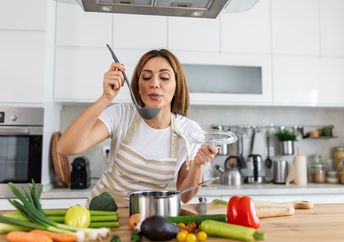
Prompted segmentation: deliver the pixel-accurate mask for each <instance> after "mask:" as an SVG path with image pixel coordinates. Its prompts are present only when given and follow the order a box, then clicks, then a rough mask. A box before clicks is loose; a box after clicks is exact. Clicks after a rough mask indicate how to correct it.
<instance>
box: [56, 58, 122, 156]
mask: <svg viewBox="0 0 344 242" xmlns="http://www.w3.org/2000/svg"><path fill="white" fill-rule="evenodd" d="M122 71H124V66H123V65H121V64H117V63H113V64H112V65H111V66H110V69H109V70H108V71H107V72H106V73H105V74H104V81H103V94H102V96H101V97H100V98H99V99H98V100H97V101H96V102H95V103H93V104H92V105H91V106H89V107H88V108H87V109H86V110H85V111H83V112H82V113H81V114H80V115H79V116H78V117H77V118H76V119H75V120H74V121H73V122H72V123H71V124H70V125H69V127H68V128H67V129H66V130H65V131H64V132H63V134H62V136H61V138H60V140H59V143H58V145H57V150H58V152H59V153H62V154H64V155H73V154H78V153H81V152H83V151H85V150H87V149H89V148H90V147H92V146H94V145H96V144H98V143H100V142H101V141H103V140H105V139H106V138H107V137H109V131H108V129H107V128H106V126H105V125H104V124H103V123H102V122H101V121H99V120H98V117H99V115H100V114H101V113H102V111H103V110H104V109H105V108H106V107H107V106H108V105H109V104H110V103H111V101H112V100H113V98H115V97H116V95H117V93H118V92H119V90H120V88H121V87H122V86H123V84H124V78H123V74H122Z"/></svg>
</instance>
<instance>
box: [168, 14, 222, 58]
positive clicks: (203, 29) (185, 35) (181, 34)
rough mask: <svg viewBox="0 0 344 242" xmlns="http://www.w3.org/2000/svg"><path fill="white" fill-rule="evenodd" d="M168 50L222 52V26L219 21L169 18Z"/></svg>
mask: <svg viewBox="0 0 344 242" xmlns="http://www.w3.org/2000/svg"><path fill="white" fill-rule="evenodd" d="M167 35H168V40H167V41H168V48H169V49H171V50H183V51H205V52H218V51H220V25H219V18H217V19H196V18H183V17H169V18H168V33H167Z"/></svg>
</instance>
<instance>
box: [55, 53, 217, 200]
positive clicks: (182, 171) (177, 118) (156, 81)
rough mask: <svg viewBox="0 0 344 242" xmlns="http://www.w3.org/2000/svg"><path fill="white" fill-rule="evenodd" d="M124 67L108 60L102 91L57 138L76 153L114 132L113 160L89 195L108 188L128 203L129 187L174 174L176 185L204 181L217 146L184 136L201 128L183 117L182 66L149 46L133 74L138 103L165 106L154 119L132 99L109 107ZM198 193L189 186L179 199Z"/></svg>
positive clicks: (153, 185) (156, 186) (146, 186)
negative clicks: (144, 116)
mask: <svg viewBox="0 0 344 242" xmlns="http://www.w3.org/2000/svg"><path fill="white" fill-rule="evenodd" d="M124 71H125V69H124V66H123V65H122V64H118V63H113V64H112V65H111V66H110V69H109V70H108V71H107V72H106V73H105V74H104V82H103V94H102V95H101V97H100V98H99V99H98V100H97V101H96V102H95V103H94V104H92V105H91V106H90V107H88V108H87V109H86V110H85V111H84V112H83V113H81V114H80V116H79V117H77V118H76V119H75V120H74V121H73V122H72V124H71V125H70V126H69V127H68V128H67V129H66V130H65V132H64V133H63V135H62V137H61V139H60V141H59V144H58V151H59V152H60V153H63V154H65V155H72V154H77V153H80V152H83V151H85V150H87V149H88V148H90V147H92V146H94V145H96V144H98V143H100V142H102V141H103V140H105V139H107V138H109V137H111V150H110V154H109V162H110V164H111V166H110V168H109V169H108V170H107V171H106V172H105V173H104V174H103V175H102V177H101V178H100V180H99V181H98V183H97V184H96V186H95V187H94V188H93V190H92V192H91V197H93V196H96V195H98V194H100V193H102V192H104V191H107V192H109V193H110V194H112V196H113V198H114V200H115V201H116V203H117V204H118V206H128V198H127V197H126V193H127V192H129V191H137V190H162V189H164V188H166V186H167V184H168V183H169V182H171V181H173V180H175V179H177V182H176V186H177V190H182V189H184V188H187V187H189V186H191V185H194V184H196V183H199V182H201V181H202V176H203V166H204V164H205V163H206V162H209V161H210V160H212V159H213V158H214V156H215V154H216V153H217V151H218V150H217V148H215V147H214V146H209V147H206V146H201V147H197V146H196V145H193V144H190V146H189V145H188V142H187V140H186V138H185V137H187V136H188V135H189V134H190V132H192V131H196V130H200V129H201V128H200V126H199V125H198V124H197V123H196V122H194V121H192V120H190V119H188V118H186V117H185V116H186V114H187V111H188V106H189V94H188V89H187V85H186V80H185V76H184V71H183V69H182V66H181V64H180V62H179V61H178V59H177V58H176V57H175V56H174V55H173V54H172V53H171V52H169V51H168V50H165V49H161V50H152V51H149V52H147V53H146V54H144V55H143V56H142V57H141V59H140V61H139V63H138V64H137V66H136V68H135V71H134V74H133V77H132V81H131V86H132V88H133V91H134V93H135V96H136V98H137V99H138V100H139V104H140V105H141V106H144V107H148V108H160V109H161V110H160V112H159V114H158V115H157V116H156V117H155V118H153V119H151V120H144V119H142V118H141V117H140V116H139V114H138V113H137V111H136V109H135V106H134V105H133V104H117V105H112V106H110V107H108V108H106V107H107V106H108V105H109V104H110V103H111V101H112V100H113V99H114V98H115V97H116V95H117V94H118V92H119V91H120V89H121V87H122V86H123V84H124V77H123V72H124ZM105 108H106V109H105ZM104 109H105V110H104ZM189 147H190V149H189ZM196 193H197V189H194V190H192V191H190V192H186V193H184V194H182V195H181V200H182V201H183V202H185V203H186V202H188V201H189V200H190V199H191V198H192V197H193V196H194V195H195V194H196Z"/></svg>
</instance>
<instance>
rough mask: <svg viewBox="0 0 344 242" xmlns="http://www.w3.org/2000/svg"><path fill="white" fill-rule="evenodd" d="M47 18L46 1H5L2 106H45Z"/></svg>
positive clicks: (0, 17) (0, 32) (0, 14)
mask: <svg viewBox="0 0 344 242" xmlns="http://www.w3.org/2000/svg"><path fill="white" fill-rule="evenodd" d="M28 9H30V10H29V11H28ZM46 16H47V2H46V1H45V0H18V1H1V8H0V40H1V45H0V53H1V54H0V102H1V103H6V104H9V103H14V104H24V105H31V104H33V105H42V104H43V102H44V78H45V74H46V73H45V71H46V39H47V36H46V24H47V21H46Z"/></svg>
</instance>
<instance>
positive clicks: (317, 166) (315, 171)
mask: <svg viewBox="0 0 344 242" xmlns="http://www.w3.org/2000/svg"><path fill="white" fill-rule="evenodd" d="M311 174H312V182H313V183H324V182H325V181H326V172H325V167H324V165H323V164H322V163H314V164H312V172H311Z"/></svg>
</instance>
